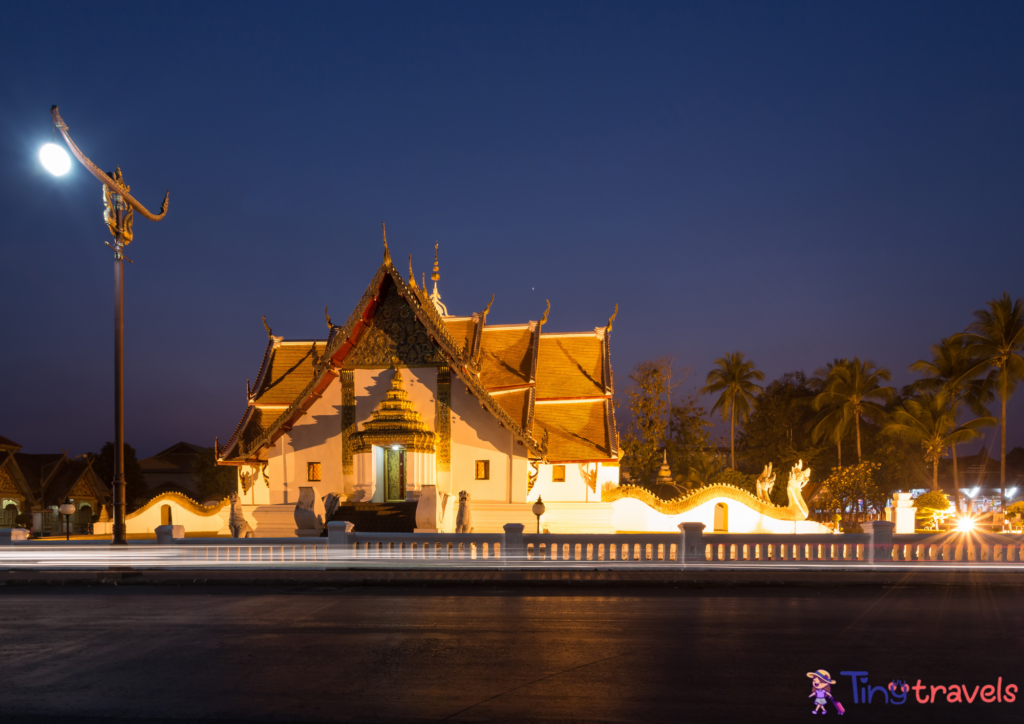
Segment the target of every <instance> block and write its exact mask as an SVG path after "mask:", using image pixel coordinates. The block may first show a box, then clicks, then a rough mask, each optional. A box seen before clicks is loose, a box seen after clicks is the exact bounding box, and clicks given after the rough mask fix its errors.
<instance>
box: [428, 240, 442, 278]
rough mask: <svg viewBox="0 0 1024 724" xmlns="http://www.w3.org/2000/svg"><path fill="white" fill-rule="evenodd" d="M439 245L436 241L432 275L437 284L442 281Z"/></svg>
mask: <svg viewBox="0 0 1024 724" xmlns="http://www.w3.org/2000/svg"><path fill="white" fill-rule="evenodd" d="M437 247H438V244H437V242H436V241H435V242H434V273H433V274H431V275H430V281H432V282H434V283H435V284H436V283H437V282H439V281H441V268H440V267H439V266H438V265H437Z"/></svg>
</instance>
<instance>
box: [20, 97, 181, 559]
mask: <svg viewBox="0 0 1024 724" xmlns="http://www.w3.org/2000/svg"><path fill="white" fill-rule="evenodd" d="M50 115H51V116H52V117H53V125H54V127H56V128H58V129H60V135H61V136H62V137H63V138H64V142H65V143H66V144H67V145H68V148H69V149H71V153H72V154H73V155H74V157H75V158H76V159H78V161H79V163H81V164H82V165H83V166H85V168H86V170H87V171H89V173H91V174H92V175H93V176H95V177H96V178H97V179H98V180H99V181H100V182H101V183H102V184H103V205H104V209H103V220H104V221H106V222H107V228H108V229H109V230H110V234H111V236H113V237H114V243H113V244H111V243H110V242H105V243H106V245H107V246H109V247H110V248H111V249H113V251H114V480H113V484H112V488H113V492H114V500H113V508H114V525H113V541H112V543H113V545H128V535H127V529H126V528H125V522H124V520H125V489H124V488H125V484H124V262H125V260H127V261H128V262H131V259H128V258H127V257H126V256H125V255H124V248H125V247H126V246H127V245H128V244H130V243H131V241H132V234H133V232H132V221H133V220H134V212H135V211H138V212H139V213H140V214H142V215H143V216H145V217H146V218H147V219H149V220H150V221H160V220H161V219H163V218H164V216H166V215H167V204H168V201H169V200H170V196H171V193H170V192H169V191H168V192H167V195H166V196H164V203H163V205H162V206H161V207H160V213H159V214H154V213H153V212H151V211H149V210H148V209H147V208H146V207H145V206H143V205H142V204H140V203H139V202H138V201H136V200H135V199H134V198H132V195H131V194H130V193H128V192H129V191H130V190H131V187H129V186H128V184H126V183H125V182H124V178H123V177H122V176H121V169H120V167H118V168H117V170H116V171H114V172H113V173H110V174H106V173H104V172H103V171H101V170H100V169H99V168H98V167H97V166H96V165H95V164H94V163H93V162H92V161H90V160H89V159H88V158H86V156H85V154H84V153H82V152H81V151H80V150H79V149H78V146H76V145H75V143H74V141H72V140H71V136H69V135H68V126H67V124H66V123H65V122H64V121H63V119H62V118H61V117H60V113H59V111H58V109H57V106H53V107H52V108H51V109H50ZM39 160H40V162H41V163H42V164H43V166H44V167H45V168H46V170H48V171H49V172H50V173H52V174H54V175H55V176H61V175H63V174H64V173H66V172H67V171H68V169H69V168H70V167H71V162H70V160H69V159H68V158H67V154H66V153H64V149H62V148H61V147H60V146H58V145H56V144H54V143H48V144H46V145H45V146H43V148H42V149H41V151H40V153H39Z"/></svg>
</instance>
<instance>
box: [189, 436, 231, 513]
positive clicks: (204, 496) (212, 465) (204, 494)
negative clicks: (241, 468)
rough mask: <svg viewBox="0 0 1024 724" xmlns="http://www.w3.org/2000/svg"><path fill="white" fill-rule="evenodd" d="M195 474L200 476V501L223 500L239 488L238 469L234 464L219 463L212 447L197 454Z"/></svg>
mask: <svg viewBox="0 0 1024 724" xmlns="http://www.w3.org/2000/svg"><path fill="white" fill-rule="evenodd" d="M193 470H194V471H195V474H196V475H197V476H198V477H199V488H198V495H199V502H200V503H205V502H206V501H208V500H223V499H224V498H226V497H228V496H229V495H231V493H233V492H234V491H236V490H237V489H238V470H237V468H235V467H234V466H228V465H218V464H217V457H216V454H215V453H214V450H213V448H212V447H207V448H203V451H202V452H201V453H199V454H198V455H197V456H196V463H195V467H194V468H193Z"/></svg>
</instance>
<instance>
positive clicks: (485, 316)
mask: <svg viewBox="0 0 1024 724" xmlns="http://www.w3.org/2000/svg"><path fill="white" fill-rule="evenodd" d="M492 304H494V294H491V301H489V302H487V306H486V307H484V313H483V315H482V316H483V318H484V324H487V315H488V314H490V311H491V305H492Z"/></svg>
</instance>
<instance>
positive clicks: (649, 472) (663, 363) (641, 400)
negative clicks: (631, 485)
mask: <svg viewBox="0 0 1024 724" xmlns="http://www.w3.org/2000/svg"><path fill="white" fill-rule="evenodd" d="M669 374H670V360H668V359H666V358H664V357H662V358H660V359H656V360H648V361H646V362H640V363H638V364H637V365H636V367H634V368H633V371H632V372H630V373H629V385H628V386H627V387H626V389H625V391H624V394H625V397H626V405H627V407H628V408H629V413H630V416H631V419H630V421H629V425H627V426H626V430H625V433H624V434H623V436H622V450H623V453H624V455H623V464H624V465H628V466H629V468H630V471H631V473H632V475H633V476H634V479H635V480H637V481H638V482H639V483H641V484H643V485H647V484H649V483H650V482H651V480H652V478H653V477H654V475H655V473H656V472H657V470H658V467H659V466H660V465H661V461H662V453H661V449H662V447H663V446H664V445H665V437H666V436H665V432H666V428H667V419H666V417H667V412H668V407H669V402H668V398H669Z"/></svg>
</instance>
